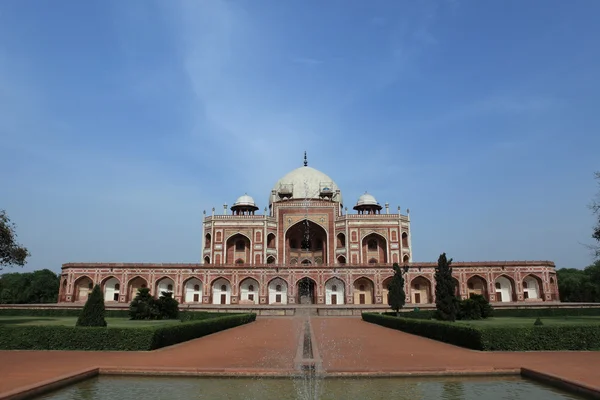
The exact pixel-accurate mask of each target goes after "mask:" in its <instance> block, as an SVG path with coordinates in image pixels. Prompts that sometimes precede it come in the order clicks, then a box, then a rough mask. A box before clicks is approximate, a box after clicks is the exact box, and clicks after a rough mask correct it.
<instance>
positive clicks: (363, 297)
mask: <svg viewBox="0 0 600 400" xmlns="http://www.w3.org/2000/svg"><path fill="white" fill-rule="evenodd" d="M353 286H354V304H373V303H374V302H375V301H374V294H375V284H374V283H373V281H372V280H371V279H370V278H367V277H366V276H361V277H359V278H356V279H355V280H354V284H353Z"/></svg>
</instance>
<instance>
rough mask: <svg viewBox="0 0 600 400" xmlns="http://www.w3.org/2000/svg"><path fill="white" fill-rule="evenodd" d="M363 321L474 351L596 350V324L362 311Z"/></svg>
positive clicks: (599, 337)
mask: <svg viewBox="0 0 600 400" xmlns="http://www.w3.org/2000/svg"><path fill="white" fill-rule="evenodd" d="M362 317H363V320H365V321H367V322H371V323H375V324H378V325H382V326H386V327H388V328H392V329H397V330H400V331H403V332H406V333H412V334H415V335H419V336H424V337H427V338H430V339H435V340H439V341H442V342H446V343H450V344H454V345H457V346H462V347H467V348H470V349H474V350H493V351H532V350H546V351H548V350H600V325H592V324H590V325H555V326H507V327H497V326H486V327H473V326H469V325H463V324H457V323H451V322H442V321H435V320H431V321H423V320H416V319H410V318H400V317H392V316H388V315H379V314H373V313H363V314H362Z"/></svg>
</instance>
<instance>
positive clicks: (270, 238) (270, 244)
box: [267, 232, 277, 249]
mask: <svg viewBox="0 0 600 400" xmlns="http://www.w3.org/2000/svg"><path fill="white" fill-rule="evenodd" d="M276 243H277V238H276V236H275V234H274V233H273V232H271V233H269V234H268V235H267V249H274V248H275V247H276Z"/></svg>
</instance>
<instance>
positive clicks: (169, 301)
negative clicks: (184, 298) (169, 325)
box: [157, 292, 179, 319]
mask: <svg viewBox="0 0 600 400" xmlns="http://www.w3.org/2000/svg"><path fill="white" fill-rule="evenodd" d="M157 306H158V312H159V314H160V319H163V318H164V319H177V318H178V317H179V302H178V301H177V300H175V299H174V298H173V293H172V292H162V293H161V296H160V297H159V299H158V301H157Z"/></svg>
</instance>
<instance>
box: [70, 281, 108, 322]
mask: <svg viewBox="0 0 600 400" xmlns="http://www.w3.org/2000/svg"><path fill="white" fill-rule="evenodd" d="M104 313H105V310H104V295H103V294H102V289H100V285H96V286H94V289H92V293H90V296H89V297H88V299H87V301H86V302H85V305H84V306H83V310H81V314H79V318H77V323H76V324H75V325H76V326H106V320H105V319H104Z"/></svg>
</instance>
